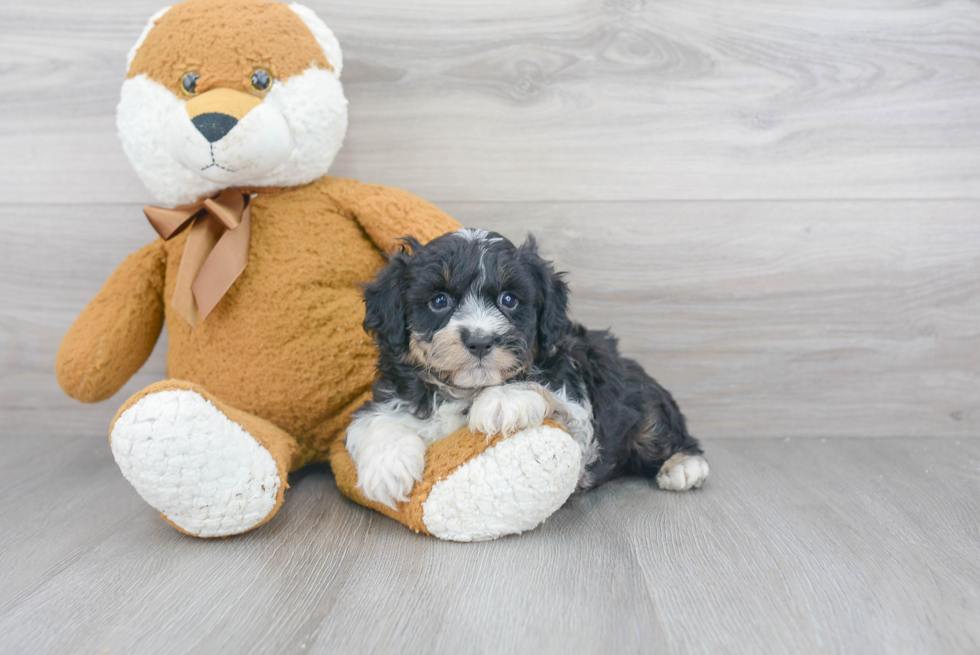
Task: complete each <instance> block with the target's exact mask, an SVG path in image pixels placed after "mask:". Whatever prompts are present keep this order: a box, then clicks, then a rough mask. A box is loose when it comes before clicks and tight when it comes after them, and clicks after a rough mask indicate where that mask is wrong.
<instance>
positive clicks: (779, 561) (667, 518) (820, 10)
mask: <svg viewBox="0 0 980 655" xmlns="http://www.w3.org/2000/svg"><path fill="white" fill-rule="evenodd" d="M163 4H166V3H164V2H162V0H88V1H86V2H69V1H68V0H31V1H30V2H23V1H21V0H0V82H2V89H3V92H2V93H0V447H2V448H3V451H2V452H3V455H2V456H0V490H2V493H0V654H3V655H5V654H6V653H35V652H37V653H105V652H109V653H141V654H142V653H157V652H159V653H186V652H200V653H217V652H227V653H244V652H257V653H259V652H276V653H280V652H297V653H306V652H323V653H369V652H377V653H389V652H403V653H436V652H447V653H457V652H459V653H463V652H487V653H502V652H526V653H549V652H556V653H557V652H562V653H620V652H669V653H763V652H769V653H811V652H812V653H901V654H905V653H943V654H946V653H976V652H980V327H978V326H980V65H978V61H980V4H978V3H977V2H970V1H967V0H866V1H862V2H856V1H848V0H845V1H843V2H824V1H821V0H743V1H740V2H738V3H732V2H729V1H727V0H534V1H533V2H531V1H529V0H467V1H466V2H451V1H449V0H419V1H413V2H404V1H403V0H329V1H328V0H306V4H309V5H310V6H311V7H313V8H314V9H315V10H316V11H317V12H318V14H319V15H320V16H321V17H323V18H324V19H325V20H326V22H327V23H328V24H330V25H331V27H332V28H333V29H334V31H335V32H336V34H337V36H338V38H339V40H340V42H341V44H342V46H343V48H344V55H345V57H344V59H345V67H344V73H343V83H344V88H345V92H346V94H347V96H348V98H349V100H350V114H351V123H350V130H349V133H348V137H347V140H346V143H345V146H344V149H343V150H342V151H341V154H340V156H339V158H338V160H337V161H336V163H335V165H334V167H333V170H332V171H331V174H334V175H338V176H349V177H357V178H360V179H362V180H364V181H366V182H374V183H382V184H389V185H392V186H397V187H402V188H406V189H409V190H411V191H413V192H415V193H417V194H419V195H421V196H422V197H424V198H426V199H428V200H430V201H433V202H435V203H437V204H438V205H440V206H442V207H443V208H445V209H446V210H447V211H449V212H450V213H451V214H453V215H454V216H456V217H457V218H458V219H459V220H460V221H461V222H463V223H464V224H466V225H470V226H474V227H486V228H490V229H496V230H499V231H502V232H503V233H504V234H505V235H507V236H510V237H512V238H514V239H522V238H523V237H524V235H525V234H526V232H528V231H532V232H534V233H535V234H536V235H537V237H538V239H539V241H540V243H541V247H542V250H543V252H544V253H545V254H547V255H548V256H550V257H553V258H554V259H555V260H556V261H557V263H558V265H559V267H560V268H562V269H564V270H567V271H568V272H569V279H570V281H571V284H572V289H573V298H572V310H573V313H574V315H575V316H576V318H578V319H580V320H581V321H583V322H584V323H586V324H588V325H590V326H592V327H612V328H613V329H614V331H615V332H616V333H617V334H618V335H619V336H620V338H621V343H622V348H623V350H624V352H626V353H627V354H628V355H630V356H632V357H635V358H637V359H638V360H639V361H640V362H641V363H643V364H644V365H645V366H646V367H647V368H648V369H649V370H650V371H651V372H652V373H653V374H654V375H655V376H656V377H657V378H658V379H659V380H660V381H661V382H662V383H664V385H665V386H667V387H668V388H669V389H671V390H672V391H673V392H674V394H675V396H676V397H677V398H678V400H679V401H680V403H681V406H682V407H683V408H684V410H685V412H686V414H687V416H688V417H689V419H690V424H691V426H692V427H693V430H694V432H695V433H696V434H697V435H698V436H700V437H702V438H704V441H705V443H706V446H707V451H708V456H709V459H710V461H711V465H712V476H711V478H710V480H709V481H708V483H707V485H706V486H705V488H704V489H703V490H701V491H698V492H695V493H690V494H683V495H673V494H668V493H661V492H658V491H657V490H655V489H652V488H651V487H650V485H649V484H648V483H646V482H643V481H639V480H630V481H622V482H617V483H614V484H611V485H609V486H607V487H606V488H603V489H601V490H599V491H597V492H595V493H592V494H589V495H587V496H584V497H582V498H578V499H575V500H574V501H573V502H571V503H570V504H569V505H567V506H566V507H565V508H563V509H562V510H561V511H560V512H559V513H558V514H556V515H555V516H554V517H552V519H551V520H549V521H548V523H547V524H546V525H545V526H544V527H543V528H541V529H539V530H536V531H533V532H531V533H528V534H526V535H523V536H520V537H513V538H507V539H503V540H500V541H497V542H494V543H488V544H470V545H461V544H449V543H441V542H438V541H435V540H432V539H428V538H423V537H418V536H416V535H414V534H411V533H408V532H407V531H406V530H405V529H404V528H402V527H401V526H399V525H398V524H395V523H393V522H391V521H389V520H387V519H385V518H384V517H382V516H380V515H377V514H374V513H371V512H369V511H366V510H364V509H361V508H359V507H356V506H354V505H352V504H351V503H349V502H348V501H346V500H345V499H344V498H343V497H342V496H341V495H340V494H339V493H338V492H337V489H336V487H335V486H334V483H333V481H332V478H331V476H330V473H329V471H326V470H310V471H307V472H305V473H304V474H303V476H302V477H301V478H296V479H294V480H293V488H292V489H291V490H290V492H289V495H288V497H287V498H288V501H287V502H286V504H285V505H284V507H283V510H282V511H281V512H280V514H279V515H278V516H277V517H276V518H275V520H274V521H273V522H272V523H270V524H269V525H267V526H265V527H264V528H262V529H261V530H259V531H257V532H255V533H254V534H249V535H245V536H242V537H236V538H232V539H227V540H224V541H198V540H194V539H190V538H187V537H184V536H181V535H180V534H178V533H177V532H175V531H174V530H172V529H171V528H169V527H168V526H167V525H165V524H164V523H163V522H162V521H160V520H159V519H158V518H157V517H156V516H155V515H154V513H153V512H152V511H151V510H150V508H149V507H148V506H147V505H146V504H145V503H143V502H142V501H141V500H140V499H139V497H138V496H137V495H136V493H135V492H134V491H133V490H132V488H131V487H129V485H128V484H127V483H126V482H125V480H124V479H123V478H122V476H121V474H120V473H119V471H118V469H117V467H116V466H115V464H114V463H113V461H112V458H111V454H110V452H109V448H108V444H107V442H106V430H107V425H108V422H109V420H110V419H111V417H112V416H113V414H114V413H115V411H116V409H117V408H118V407H119V405H120V404H121V403H122V402H123V401H124V400H125V398H126V397H127V396H128V395H129V394H131V393H133V392H134V391H136V390H138V389H140V388H141V387H143V386H145V385H146V384H148V383H149V382H151V381H154V380H157V379H160V378H161V377H163V376H165V367H164V355H165V352H166V339H165V338H164V339H163V340H162V341H161V343H160V344H158V347H157V349H156V351H155V353H154V355H153V356H152V357H151V359H150V361H149V362H148V363H147V365H146V366H145V367H144V369H143V370H142V371H141V372H140V373H139V374H137V375H136V376H135V378H134V379H133V380H131V381H130V383H129V384H128V385H127V386H126V387H125V388H124V389H123V390H122V391H120V393H119V394H117V395H116V396H115V397H114V398H113V399H110V400H109V401H106V402H104V403H101V404H99V405H95V406H80V405H78V404H77V403H75V402H73V401H71V400H69V399H68V398H66V397H65V396H64V394H62V392H61V391H60V389H59V388H58V385H57V382H56V381H55V379H54V376H53V374H52V373H53V362H54V355H55V352H56V350H57V346H58V343H59V340H60V338H61V336H62V335H63V334H64V333H65V331H66V330H67V328H68V326H69V325H70V324H71V321H72V320H73V319H74V317H75V316H76V315H77V314H78V312H79V311H80V310H81V308H82V307H83V306H84V305H85V303H86V302H87V301H88V300H89V299H90V298H91V297H92V296H93V295H94V294H95V292H96V291H97V290H98V288H99V286H100V285H101V284H102V282H103V281H104V280H105V279H106V277H107V276H108V275H109V274H110V273H111V271H112V270H113V269H114V268H115V266H116V265H118V263H119V262H120V261H121V260H122V259H123V258H124V257H125V256H126V255H127V254H128V253H130V252H132V251H133V250H135V249H137V248H139V247H140V246H142V245H143V244H144V243H146V242H147V241H149V240H151V239H152V238H153V237H154V236H155V234H154V233H153V231H152V229H151V228H150V227H149V226H148V225H147V224H146V222H145V220H144V219H143V216H142V213H141V211H140V208H141V207H142V206H143V205H145V204H148V203H150V202H152V199H151V198H150V196H149V195H148V193H147V192H146V190H145V189H144V188H143V186H142V185H141V184H140V182H139V180H138V179H137V178H136V175H135V173H134V172H133V171H132V169H131V167H130V165H129V163H128V162H127V160H126V158H125V156H124V154H123V152H122V148H121V147H120V145H119V143H118V139H117V137H116V134H115V119H114V111H115V105H116V103H117V102H118V98H119V87H120V84H121V82H122V79H123V77H124V75H125V70H124V67H125V55H126V52H127V50H128V49H129V47H130V46H131V45H132V43H133V42H134V41H135V39H136V38H137V36H138V35H139V34H140V31H141V30H142V28H143V25H144V23H145V21H146V19H147V17H148V16H149V15H150V14H152V13H153V12H154V11H156V10H157V9H158V8H159V7H160V6H161V5H163Z"/></svg>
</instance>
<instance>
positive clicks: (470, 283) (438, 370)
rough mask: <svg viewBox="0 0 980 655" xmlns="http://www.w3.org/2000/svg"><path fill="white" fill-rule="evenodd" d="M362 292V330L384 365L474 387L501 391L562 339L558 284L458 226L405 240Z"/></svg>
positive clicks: (494, 239) (524, 249)
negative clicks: (421, 239)
mask: <svg viewBox="0 0 980 655" xmlns="http://www.w3.org/2000/svg"><path fill="white" fill-rule="evenodd" d="M406 245H407V248H406V249H405V250H404V251H403V252H400V253H398V254H396V255H395V256H394V257H392V259H391V261H390V262H389V264H388V266H387V267H386V268H385V269H384V270H382V271H381V273H380V274H379V275H378V278H377V279H376V280H375V281H374V282H372V283H370V284H368V285H367V286H366V287H365V294H364V296H365V305H366V313H365V319H364V328H365V330H367V331H368V333H369V334H371V335H372V336H373V337H374V339H375V341H376V343H377V344H378V346H379V348H380V349H381V352H382V356H383V357H385V358H387V359H388V360H389V361H391V362H394V363H398V364H406V365H411V366H413V367H422V368H424V369H426V371H427V372H428V373H429V374H430V375H431V376H433V377H435V378H436V379H437V380H438V381H440V382H442V383H444V384H447V385H450V386H453V387H457V388H464V389H474V388H482V387H488V386H493V385H498V384H501V383H503V382H505V381H507V380H508V379H510V378H512V377H514V376H515V375H517V374H518V373H520V372H522V371H526V370H528V369H529V368H530V367H531V365H532V364H533V363H534V360H535V358H536V357H542V356H547V355H548V354H549V353H550V352H551V350H552V349H553V348H554V344H555V341H556V340H557V339H558V338H559V337H560V336H561V335H562V334H565V333H566V332H568V330H569V329H570V328H571V322H570V321H569V319H568V314H567V305H568V287H567V286H566V284H565V282H564V281H563V280H562V279H561V275H560V274H558V273H556V272H555V271H554V269H553V267H552V266H551V264H550V263H549V262H546V261H545V260H544V259H542V258H541V257H540V256H539V255H538V252H537V246H536V244H535V242H534V238H533V237H528V240H527V241H526V242H525V243H524V245H522V246H520V247H519V248H518V247H515V246H514V244H513V243H511V242H510V241H508V240H507V239H505V238H504V237H502V236H500V235H499V234H496V233H493V232H487V231H485V230H472V229H465V228H464V229H462V230H459V231H457V232H454V233H451V234H447V235H444V236H441V237H439V238H438V239H435V240H433V241H431V242H429V244H427V245H426V246H422V245H421V244H419V243H418V242H417V241H414V240H408V241H407V242H406Z"/></svg>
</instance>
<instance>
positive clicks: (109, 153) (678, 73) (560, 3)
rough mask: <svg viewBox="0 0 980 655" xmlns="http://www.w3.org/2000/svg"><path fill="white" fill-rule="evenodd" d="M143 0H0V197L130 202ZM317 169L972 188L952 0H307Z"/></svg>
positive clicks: (788, 186)
mask: <svg viewBox="0 0 980 655" xmlns="http://www.w3.org/2000/svg"><path fill="white" fill-rule="evenodd" d="M159 4H160V2H159V1H158V0H131V1H127V2H121V1H120V0H99V1H95V2H85V3H66V2H64V1H63V0H34V1H32V2H30V3H24V2H13V1H12V0H7V1H5V2H3V3H2V4H0V59H2V60H3V61H4V66H3V67H2V69H0V81H2V84H3V88H4V93H3V94H2V96H0V152H3V153H5V154H4V156H3V157H2V158H0V202H30V201H32V199H35V198H37V197H39V196H40V197H44V198H46V199H48V201H57V202H64V203H77V202H104V203H114V202H145V201H146V200H148V199H149V198H148V196H147V194H146V192H145V191H144V189H143V188H142V186H141V185H140V184H139V182H138V181H137V179H136V176H135V174H134V173H133V172H132V170H131V169H130V167H129V165H128V163H127V162H126V161H125V158H124V156H123V153H122V149H121V147H120V146H119V143H118V140H117V138H116V136H115V122H114V116H113V115H114V109H115V105H116V102H117V100H118V96H119V86H120V84H121V82H122V79H123V77H124V74H125V71H124V66H125V54H126V52H127V50H128V49H129V48H130V46H131V45H132V43H133V42H135V40H136V38H137V36H138V35H139V33H140V31H141V29H142V26H143V25H144V23H145V21H146V19H147V18H148V17H149V15H150V14H152V13H153V12H154V11H155V10H156V9H157V8H158V6H159ZM308 4H309V5H310V6H311V7H313V8H314V9H315V10H317V11H318V12H319V13H320V14H321V15H322V16H323V17H324V18H325V19H326V21H327V22H328V23H329V24H330V25H331V26H332V27H333V29H334V31H335V32H336V33H337V36H338V38H339V39H340V42H341V44H342V46H343V47H344V52H345V64H346V65H345V70H344V83H345V88H346V90H347V94H348V96H349V98H350V103H351V104H350V109H351V124H350V132H349V136H348V139H347V145H346V147H345V149H344V150H343V151H342V153H341V156H340V158H339V160H338V162H337V164H336V165H335V167H334V171H333V172H334V173H335V174H337V175H343V176H353V177H362V178H365V179H368V180H370V181H372V182H378V183H384V184H390V185H393V186H398V187H404V188H409V189H411V190H413V191H415V192H417V193H419V194H420V195H422V196H424V197H426V198H427V199H430V200H433V201H448V200H464V201H471V200H488V201H489V200H522V201H529V200H657V199H666V198H683V199H720V198H728V199H732V198H978V197H980V161H978V158H977V152H978V151H980V92H978V89H980V67H978V66H977V60H978V57H980V5H978V4H977V3H975V2H968V1H966V0H957V1H953V2H947V1H941V0H929V1H924V2H923V1H920V0H901V1H898V2H895V1H884V0H875V1H872V2H862V3H847V2H843V3H841V2H836V3H827V2H820V1H819V0H806V1H804V2H798V1H795V0H778V1H773V0H750V1H745V2H740V3H738V5H733V4H731V3H729V2H725V1H724V0H661V1H656V2H654V1H645V0H539V1H537V2H526V1H524V0H506V1H503V2H501V1H498V0H492V1H491V0H479V1H475V2H474V1H471V2H465V3H450V2H445V0H429V1H426V2H412V3H404V2H398V1H396V0H374V1H372V2H362V1H361V0H330V1H329V2H327V1H326V0H310V2H309V3H308Z"/></svg>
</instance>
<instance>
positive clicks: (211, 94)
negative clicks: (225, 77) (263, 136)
mask: <svg viewBox="0 0 980 655" xmlns="http://www.w3.org/2000/svg"><path fill="white" fill-rule="evenodd" d="M261 104H262V100H260V99H259V98H256V97H255V96H253V95H249V94H247V93H242V92H241V91H234V90H232V89H211V90H210V91H208V92H207V93H204V94H202V95H199V96H196V97H194V98H191V99H190V100H188V101H187V105H185V108H186V109H187V115H188V116H190V117H191V118H197V117H198V116H200V115H201V114H210V113H218V114H226V115H228V116H233V117H234V118H237V119H238V120H242V119H243V118H245V116H247V115H248V112H250V111H252V110H253V109H255V108H256V107H258V106H259V105H261Z"/></svg>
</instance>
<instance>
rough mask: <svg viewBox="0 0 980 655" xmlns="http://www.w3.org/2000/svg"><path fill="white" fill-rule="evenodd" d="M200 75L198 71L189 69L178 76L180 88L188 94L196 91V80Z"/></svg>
mask: <svg viewBox="0 0 980 655" xmlns="http://www.w3.org/2000/svg"><path fill="white" fill-rule="evenodd" d="M200 77H201V74H200V73H197V72H195V71H189V72H187V73H184V76H183V77H181V78H180V90H181V91H183V92H184V93H186V94H187V95H189V96H192V95H194V94H195V93H197V80H198V78H200Z"/></svg>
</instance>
